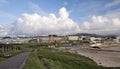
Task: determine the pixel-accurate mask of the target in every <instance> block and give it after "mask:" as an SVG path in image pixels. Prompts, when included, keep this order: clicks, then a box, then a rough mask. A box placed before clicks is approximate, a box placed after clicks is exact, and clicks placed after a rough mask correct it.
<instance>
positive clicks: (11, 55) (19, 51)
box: [0, 50, 22, 62]
mask: <svg viewBox="0 0 120 69" xmlns="http://www.w3.org/2000/svg"><path fill="white" fill-rule="evenodd" d="M7 53H8V54H9V55H10V56H4V55H3V54H0V62H2V61H5V60H6V59H8V58H10V57H13V56H16V55H18V54H20V53H22V51H21V50H14V51H9V52H7Z"/></svg>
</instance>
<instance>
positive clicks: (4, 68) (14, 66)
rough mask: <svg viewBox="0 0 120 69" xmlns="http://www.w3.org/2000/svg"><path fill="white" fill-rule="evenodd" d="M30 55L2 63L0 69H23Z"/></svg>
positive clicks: (19, 56) (23, 55)
mask: <svg viewBox="0 0 120 69" xmlns="http://www.w3.org/2000/svg"><path fill="white" fill-rule="evenodd" d="M28 55H29V53H28V52H27V53H22V54H19V55H17V56H14V57H11V58H9V59H7V60H6V61H3V62H0V69H22V67H23V65H24V63H25V61H26V59H27V57H28Z"/></svg>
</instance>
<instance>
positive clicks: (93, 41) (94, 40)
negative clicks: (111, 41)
mask: <svg viewBox="0 0 120 69" xmlns="http://www.w3.org/2000/svg"><path fill="white" fill-rule="evenodd" d="M90 41H91V43H101V41H102V38H100V37H90Z"/></svg>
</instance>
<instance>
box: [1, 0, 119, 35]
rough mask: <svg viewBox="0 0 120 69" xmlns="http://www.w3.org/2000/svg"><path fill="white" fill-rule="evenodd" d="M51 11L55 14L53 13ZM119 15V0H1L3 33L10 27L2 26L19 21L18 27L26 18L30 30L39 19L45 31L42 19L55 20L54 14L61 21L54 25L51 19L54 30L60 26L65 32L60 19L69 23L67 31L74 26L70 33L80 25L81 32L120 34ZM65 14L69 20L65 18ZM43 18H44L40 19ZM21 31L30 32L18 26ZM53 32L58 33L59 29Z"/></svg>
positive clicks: (25, 21) (25, 24) (25, 23)
mask: <svg viewBox="0 0 120 69" xmlns="http://www.w3.org/2000/svg"><path fill="white" fill-rule="evenodd" d="M60 10H61V11H60ZM51 13H53V15H50V14H51ZM60 13H61V14H60ZM119 14H120V1H119V0H0V27H1V28H0V32H4V33H5V32H6V28H5V27H6V26H5V27H2V26H3V25H11V24H15V25H14V26H16V25H19V24H20V23H21V21H24V22H22V23H23V24H22V25H23V26H25V27H28V28H26V29H27V31H28V30H30V29H31V28H33V27H31V26H30V24H31V23H33V25H34V24H35V22H38V24H40V26H41V27H40V28H41V29H39V27H37V30H43V29H44V28H42V25H43V24H42V21H44V18H46V19H47V20H45V21H46V22H45V23H47V21H49V20H52V19H51V18H49V16H50V17H52V18H55V19H54V20H55V21H57V25H56V22H53V23H52V24H51V22H49V23H47V24H48V27H50V25H49V24H51V25H52V28H51V30H53V27H56V28H57V27H58V28H60V30H59V31H61V26H62V25H61V26H60V25H59V22H65V23H63V24H65V25H64V27H63V26H62V29H63V30H66V29H64V28H66V27H67V26H68V25H69V26H68V27H70V28H69V29H67V30H66V31H65V32H66V33H68V32H69V31H70V30H71V29H72V30H73V29H74V28H75V27H76V29H77V31H78V28H77V27H78V26H79V31H78V32H83V31H85V32H89V33H103V32H104V33H105V32H107V33H109V34H118V33H117V32H118V31H119V30H120V28H119V27H120V26H119V25H120V23H119V21H120V16H118V15H119ZM64 16H65V17H66V19H62V18H63V17H64ZM32 17H33V18H32ZM27 18H30V19H27ZM34 18H38V20H35V19H34ZM40 19H41V21H39V20H40ZM20 20H21V21H20ZM31 20H32V21H31ZM52 21H53V20H52ZM28 24H29V25H28ZM36 24H37V23H36ZM67 24H68V25H67ZM70 24H71V25H70ZM107 24H109V25H108V27H107V28H105V25H107ZM58 25H59V26H58ZM96 25H99V26H96ZM20 26H21V24H20ZM46 26H47V25H46ZM94 26H95V27H94ZM112 26H114V27H112ZM118 26H119V27H118ZM10 27H11V26H10ZM34 27H35V26H34ZM4 28H5V29H4ZM3 29H4V30H3ZM9 29H10V28H9ZM12 29H13V28H12ZM14 29H15V28H14ZM51 30H50V31H51ZM63 30H62V31H63ZM68 30H69V31H68ZM110 30H112V32H114V33H111V31H110ZM8 31H10V30H8V29H7V34H8ZM17 31H19V32H21V33H19V34H23V35H24V34H26V33H24V32H25V31H23V29H18V28H17ZM45 31H46V32H47V30H45ZM56 31H58V30H56ZM97 31H99V32H97ZM36 32H41V31H36V28H34V32H29V33H30V34H31V33H32V34H33V33H36ZM51 32H52V33H56V32H55V31H51ZM51 32H49V33H51ZM29 33H27V34H29ZM49 33H48V34H49ZM72 33H73V32H72ZM17 34H18V32H17ZM37 34H38V33H37ZM40 34H41V33H40ZM42 35H44V34H42Z"/></svg>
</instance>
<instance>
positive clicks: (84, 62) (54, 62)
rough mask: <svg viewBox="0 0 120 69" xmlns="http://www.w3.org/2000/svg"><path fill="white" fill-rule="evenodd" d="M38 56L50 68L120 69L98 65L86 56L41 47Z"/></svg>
mask: <svg viewBox="0 0 120 69" xmlns="http://www.w3.org/2000/svg"><path fill="white" fill-rule="evenodd" d="M38 56H42V60H44V61H45V62H46V63H47V64H48V66H49V67H50V69H120V68H107V67H102V66H98V65H97V64H96V63H95V62H94V61H92V60H91V59H89V58H87V57H84V56H80V55H77V54H71V53H68V52H59V51H56V50H53V49H41V50H39V52H38Z"/></svg>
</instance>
